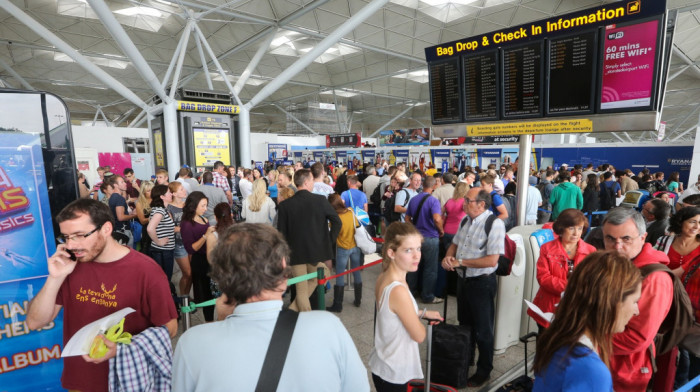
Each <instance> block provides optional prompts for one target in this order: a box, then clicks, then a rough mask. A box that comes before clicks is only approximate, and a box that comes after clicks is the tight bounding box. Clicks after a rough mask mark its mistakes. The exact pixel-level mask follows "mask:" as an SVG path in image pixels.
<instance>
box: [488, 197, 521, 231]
mask: <svg viewBox="0 0 700 392" xmlns="http://www.w3.org/2000/svg"><path fill="white" fill-rule="evenodd" d="M501 199H503V205H504V206H506V211H507V212H508V219H506V220H504V221H503V223H504V224H505V225H506V231H508V230H510V229H512V228H513V227H514V226H515V222H516V221H517V218H516V217H515V211H516V204H517V202H516V198H515V196H513V195H503V196H501ZM491 200H493V196H491ZM492 202H493V201H492Z"/></svg>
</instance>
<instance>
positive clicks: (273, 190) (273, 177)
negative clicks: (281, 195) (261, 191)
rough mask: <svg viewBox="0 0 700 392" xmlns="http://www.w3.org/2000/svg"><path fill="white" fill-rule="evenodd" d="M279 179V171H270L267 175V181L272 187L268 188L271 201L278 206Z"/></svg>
mask: <svg viewBox="0 0 700 392" xmlns="http://www.w3.org/2000/svg"><path fill="white" fill-rule="evenodd" d="M277 177H279V172H278V171H277V170H274V169H273V170H270V171H269V172H268V173H267V179H268V181H270V185H268V186H267V191H268V192H269V193H270V199H272V201H274V202H275V205H277V191H278V188H277Z"/></svg>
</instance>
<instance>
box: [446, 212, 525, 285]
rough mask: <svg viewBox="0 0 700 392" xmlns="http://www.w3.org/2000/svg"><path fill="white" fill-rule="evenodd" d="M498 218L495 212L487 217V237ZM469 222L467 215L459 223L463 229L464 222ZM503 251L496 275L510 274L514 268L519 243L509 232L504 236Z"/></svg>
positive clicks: (485, 229) (485, 224) (485, 228)
mask: <svg viewBox="0 0 700 392" xmlns="http://www.w3.org/2000/svg"><path fill="white" fill-rule="evenodd" d="M496 219H498V217H496V215H495V214H491V215H489V216H488V217H486V222H485V223H484V232H485V233H486V238H488V236H489V234H491V227H493V222H494V221H495V220H496ZM465 223H467V217H466V216H465V217H464V218H462V222H460V224H459V228H460V229H461V228H462V227H463V226H464V224H465ZM487 244H488V240H487V241H486V244H484V246H483V247H482V248H481V249H484V248H485V247H486V245H487ZM503 245H504V246H503V251H504V253H503V254H502V255H500V256H499V257H498V267H497V268H496V275H498V276H508V275H510V272H511V270H512V269H513V262H514V261H515V252H516V250H517V244H516V243H515V241H513V240H512V239H510V237H508V233H506V235H505V236H504V238H503Z"/></svg>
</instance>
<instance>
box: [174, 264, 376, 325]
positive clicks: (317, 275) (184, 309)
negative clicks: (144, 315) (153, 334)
mask: <svg viewBox="0 0 700 392" xmlns="http://www.w3.org/2000/svg"><path fill="white" fill-rule="evenodd" d="M381 262H382V259H379V260H375V261H373V262H371V263H368V264H365V265H361V266H359V267H357V268H353V269H349V270H347V271H344V272H341V273H339V274H335V275H331V276H329V277H327V278H326V277H325V276H324V275H325V273H324V268H323V267H319V268H318V270H317V271H316V272H310V273H308V274H306V275H300V276H295V277H293V278H289V279H287V286H291V285H293V284H297V283H299V282H304V281H307V280H311V279H318V285H317V286H316V290H317V295H318V309H319V310H326V283H327V282H328V281H330V280H331V279H335V278H338V277H340V276H343V275H347V274H350V273H353V272H356V271H360V270H363V269H365V268H369V267H372V266H374V265H377V264H380V263H381ZM179 299H180V303H181V305H180V312H181V313H182V314H183V315H184V319H185V331H187V330H188V329H189V328H190V326H191V318H190V317H191V313H192V312H194V311H196V310H197V308H204V307H207V306H214V305H215V304H216V298H215V299H210V300H209V301H205V302H202V303H194V302H191V301H190V298H189V296H181V297H179Z"/></svg>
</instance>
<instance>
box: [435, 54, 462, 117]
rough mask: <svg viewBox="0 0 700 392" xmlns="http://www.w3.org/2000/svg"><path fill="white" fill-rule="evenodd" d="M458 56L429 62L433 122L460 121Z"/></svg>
mask: <svg viewBox="0 0 700 392" xmlns="http://www.w3.org/2000/svg"><path fill="white" fill-rule="evenodd" d="M459 61H460V60H459V58H454V59H450V60H448V61H442V62H439V63H435V64H430V67H429V72H430V101H431V105H430V106H431V112H432V115H433V123H435V124H441V123H453V122H460V121H462V110H461V109H462V104H461V90H460V87H461V80H460V70H459V69H460V68H459Z"/></svg>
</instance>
